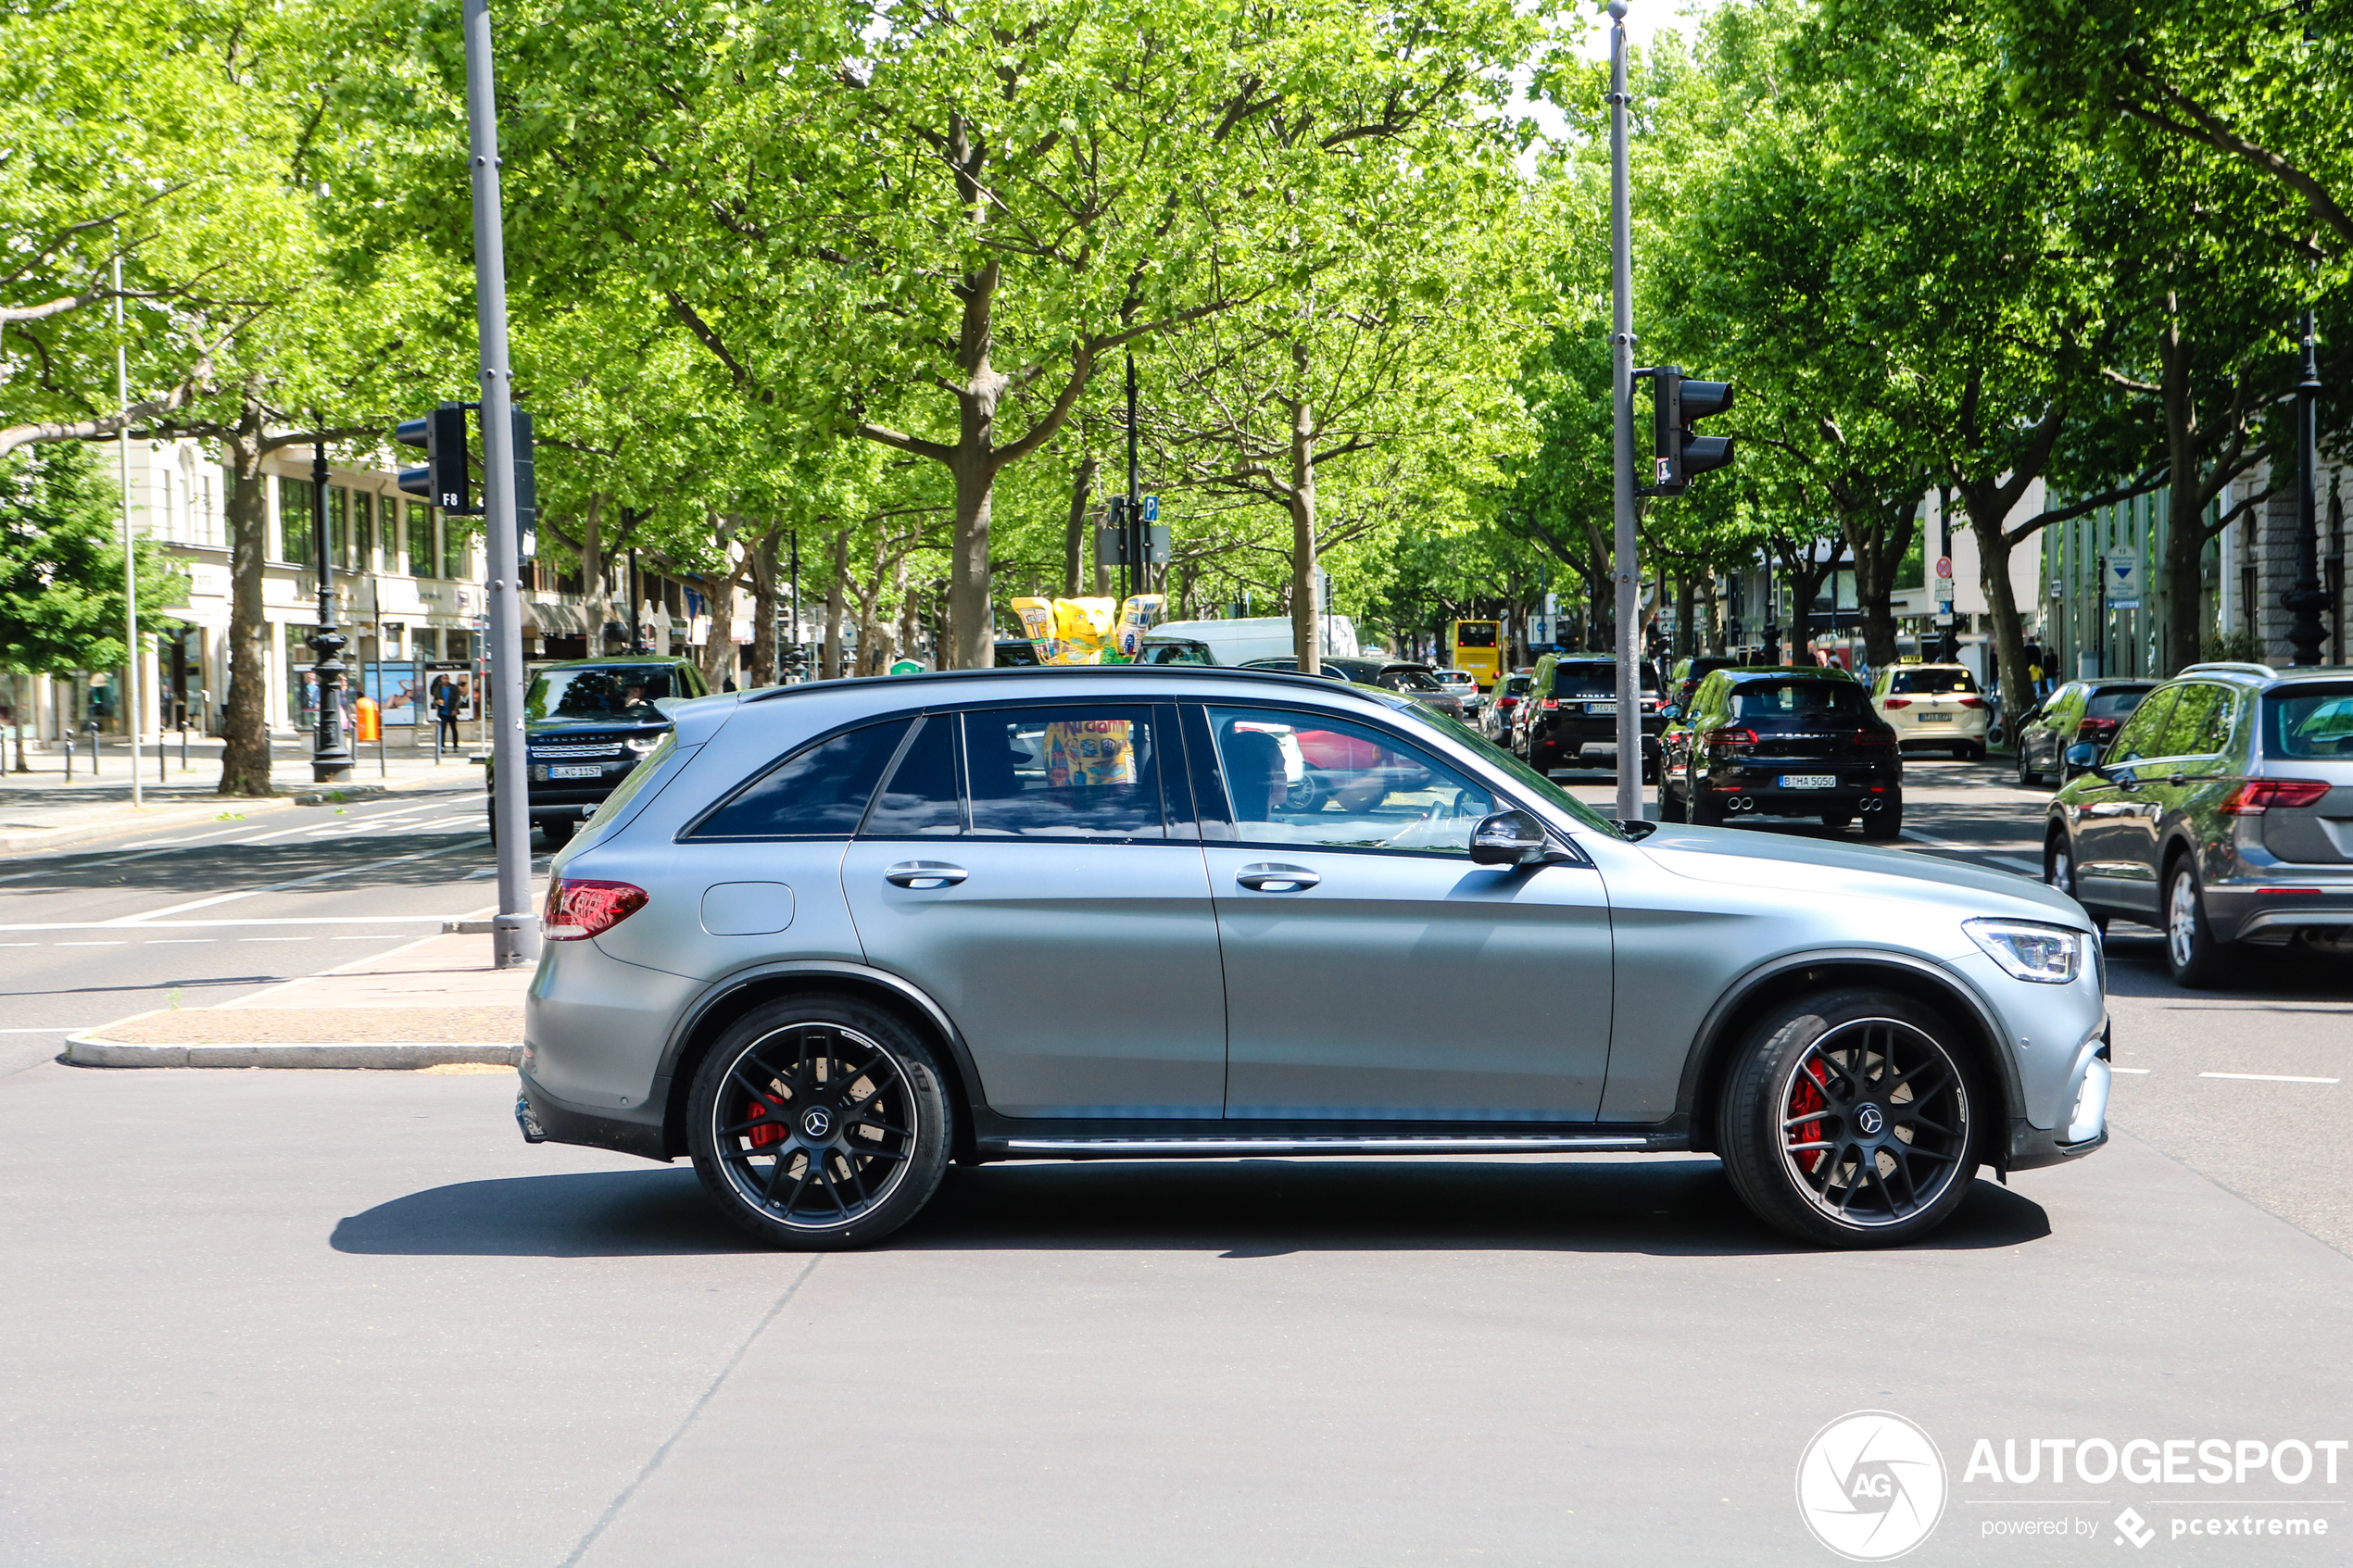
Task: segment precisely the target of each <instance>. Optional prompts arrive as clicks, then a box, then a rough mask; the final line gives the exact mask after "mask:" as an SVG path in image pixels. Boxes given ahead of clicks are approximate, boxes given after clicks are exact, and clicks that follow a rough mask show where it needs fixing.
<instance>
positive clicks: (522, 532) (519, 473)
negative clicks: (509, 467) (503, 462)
mask: <svg viewBox="0 0 2353 1568" xmlns="http://www.w3.org/2000/svg"><path fill="white" fill-rule="evenodd" d="M514 416H515V419H514V425H513V430H514V433H515V559H516V560H517V561H527V560H532V559H534V558H536V557H537V556H538V554H539V482H538V480H537V479H536V478H535V477H534V476H533V472H532V467H533V465H532V460H531V410H529V409H528V408H517V409H515V410H514Z"/></svg>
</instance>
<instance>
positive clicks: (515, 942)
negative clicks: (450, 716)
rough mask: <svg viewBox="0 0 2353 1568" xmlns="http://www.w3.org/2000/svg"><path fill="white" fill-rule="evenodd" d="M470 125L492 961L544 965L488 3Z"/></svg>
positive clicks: (472, 59) (474, 62)
mask: <svg viewBox="0 0 2353 1568" xmlns="http://www.w3.org/2000/svg"><path fill="white" fill-rule="evenodd" d="M466 126H467V131H468V141H469V143H470V147H469V152H470V155H471V156H470V157H469V159H468V162H469V163H470V164H471V166H472V170H473V197H474V320H475V322H476V324H477V326H478V328H479V330H480V332H481V335H482V467H483V510H484V521H485V522H486V523H487V526H488V533H489V536H490V537H489V544H490V660H489V665H490V670H489V674H490V679H489V681H488V683H487V684H488V686H489V690H487V691H486V692H479V693H477V694H476V696H475V700H476V701H478V702H486V703H487V704H488V706H489V709H490V711H491V712H492V713H493V714H495V715H496V716H497V728H496V729H495V730H494V731H493V732H492V734H493V738H492V741H491V766H492V770H493V771H494V773H495V775H496V776H495V777H494V779H493V781H492V784H493V788H492V795H491V801H490V815H491V822H492V823H493V825H494V826H495V828H496V829H497V841H498V843H497V857H498V913H497V916H496V917H494V918H493V920H492V922H491V928H490V929H491V962H492V963H493V964H494V965H496V966H497V967H498V968H501V969H505V968H510V967H511V966H514V965H517V964H526V963H533V962H536V961H537V960H538V957H539V929H538V923H537V921H536V919H535V916H534V915H533V913H532V908H531V818H530V816H529V815H528V807H527V797H526V796H525V793H524V789H525V786H524V774H523V769H524V767H525V766H526V765H527V764H526V763H525V761H524V758H523V731H522V583H521V581H520V580H519V579H520V573H521V570H522V540H521V538H520V537H519V536H518V534H517V532H516V523H515V426H514V419H513V410H514V398H513V391H512V388H511V385H510V382H511V380H512V376H511V372H510V370H509V369H508V365H507V253H506V245H505V241H504V238H503V235H502V232H501V222H500V218H499V212H498V118H497V100H496V99H494V98H493V97H492V96H491V75H490V6H489V0H466Z"/></svg>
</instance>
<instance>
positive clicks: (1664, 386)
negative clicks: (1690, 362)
mask: <svg viewBox="0 0 2353 1568" xmlns="http://www.w3.org/2000/svg"><path fill="white" fill-rule="evenodd" d="M1634 374H1635V376H1636V377H1637V378H1638V379H1639V378H1641V377H1643V376H1648V377H1649V378H1650V383H1651V418H1652V425H1653V429H1654V431H1655V446H1654V452H1655V463H1654V467H1653V474H1654V483H1650V484H1648V485H1640V486H1637V487H1636V490H1635V493H1636V494H1637V495H1681V494H1682V493H1683V492H1684V490H1685V489H1687V488H1688V487H1689V486H1690V484H1691V483H1692V478H1693V476H1694V475H1697V474H1703V473H1706V472H1707V471H1709V470H1712V469H1720V468H1728V467H1730V465H1731V461H1732V438H1731V437H1730V436H1728V435H1702V434H1700V433H1698V432H1697V431H1696V430H1694V429H1693V428H1692V426H1693V425H1694V424H1695V423H1696V422H1697V421H1698V420H1704V419H1706V418H1707V417H1708V416H1709V415H1711V414H1720V413H1722V412H1723V411H1724V410H1725V409H1727V408H1730V407H1731V406H1732V383H1730V382H1721V381H1692V380H1690V379H1688V378H1687V377H1685V376H1684V374H1683V368H1682V367H1681V366H1680V365H1660V366H1657V367H1655V369H1652V370H1637V371H1635V372H1634Z"/></svg>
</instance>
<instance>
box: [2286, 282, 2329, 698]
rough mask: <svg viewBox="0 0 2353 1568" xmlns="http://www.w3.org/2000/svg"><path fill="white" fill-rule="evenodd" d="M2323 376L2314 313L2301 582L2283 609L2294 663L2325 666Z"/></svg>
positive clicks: (2300, 436) (2302, 452) (2302, 416)
mask: <svg viewBox="0 0 2353 1568" xmlns="http://www.w3.org/2000/svg"><path fill="white" fill-rule="evenodd" d="M2320 400H2321V371H2320V365H2319V362H2318V360H2317V359H2316V358H2314V345H2313V341H2312V312H2311V311H2309V310H2307V311H2305V312H2304V379H2303V380H2302V381H2300V382H2298V383H2296V582H2295V584H2294V585H2293V586H2291V587H2290V588H2289V589H2288V591H2287V592H2286V593H2284V594H2282V595H2281V596H2280V608H2283V609H2284V610H2286V611H2287V612H2288V613H2289V614H2290V615H2291V616H2293V617H2294V618H2295V619H2294V620H2292V621H2289V622H2288V628H2287V644H2288V646H2289V648H2290V649H2292V650H2293V652H2292V653H2291V655H2290V658H2289V659H2288V662H2289V663H2291V664H2298V665H2311V664H2318V663H2320V662H2321V645H2322V643H2323V642H2325V641H2326V640H2327V638H2328V631H2327V628H2325V627H2323V626H2322V624H2321V611H2322V610H2324V609H2326V608H2328V607H2329V603H2330V600H2331V595H2330V594H2329V591H2328V590H2327V589H2326V588H2323V587H2322V586H2321V562H2320V515H2319V514H2320V506H2319V499H2320V497H2319V485H2320V480H2321V471H2320V470H2321V451H2320V447H2321V443H2320V415H2319V412H2318V409H2319V405H2320Z"/></svg>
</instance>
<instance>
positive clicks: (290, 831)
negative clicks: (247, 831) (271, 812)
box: [229, 822, 317, 849]
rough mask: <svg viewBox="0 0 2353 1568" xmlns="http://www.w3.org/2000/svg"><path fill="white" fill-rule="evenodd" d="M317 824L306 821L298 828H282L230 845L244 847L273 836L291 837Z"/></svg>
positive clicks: (265, 842) (241, 839)
mask: <svg viewBox="0 0 2353 1568" xmlns="http://www.w3.org/2000/svg"><path fill="white" fill-rule="evenodd" d="M316 825H317V824H316V823H313V822H305V823H303V824H302V825H301V826H300V827H298V828H280V829H279V830H278V831H277V832H275V833H265V834H261V835H260V836H259V837H258V838H240V839H238V840H236V841H235V842H234V843H233V844H231V845H230V846H229V847H230V848H232V849H242V848H244V847H245V846H246V845H248V844H267V843H269V842H270V841H271V839H273V838H287V837H291V836H292V835H294V834H298V833H308V832H309V831H310V830H311V829H312V828H313V827H314V826H316Z"/></svg>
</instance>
